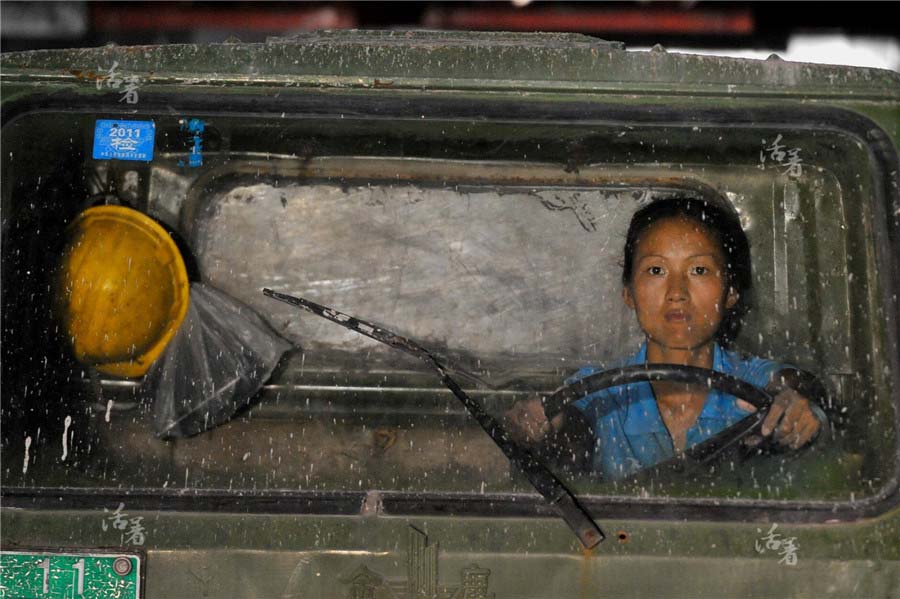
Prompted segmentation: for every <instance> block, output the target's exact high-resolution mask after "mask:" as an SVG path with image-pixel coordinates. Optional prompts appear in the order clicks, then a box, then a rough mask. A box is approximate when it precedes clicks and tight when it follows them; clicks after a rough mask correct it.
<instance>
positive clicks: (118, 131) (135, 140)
mask: <svg viewBox="0 0 900 599" xmlns="http://www.w3.org/2000/svg"><path fill="white" fill-rule="evenodd" d="M155 137H156V123H154V122H153V121H117V120H98V121H97V124H96V125H95V126H94V160H139V161H141V162H150V161H151V160H153V140H154V138H155Z"/></svg>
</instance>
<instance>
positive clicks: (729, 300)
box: [725, 287, 741, 310]
mask: <svg viewBox="0 0 900 599" xmlns="http://www.w3.org/2000/svg"><path fill="white" fill-rule="evenodd" d="M740 298H741V294H740V293H738V292H737V291H735V290H734V287H729V288H728V295H727V296H725V308H726V309H727V310H731V309H732V308H734V307H735V306H736V305H737V303H738V300H739V299H740Z"/></svg>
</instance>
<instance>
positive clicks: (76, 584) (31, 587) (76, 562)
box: [0, 551, 142, 599]
mask: <svg viewBox="0 0 900 599" xmlns="http://www.w3.org/2000/svg"><path fill="white" fill-rule="evenodd" d="M141 566H142V563H141V557H140V556H139V555H135V554H133V553H91V552H85V553H62V552H50V551H3V552H0V599H5V598H9V599H12V598H13V597H15V598H17V599H57V598H59V599H63V598H65V599H81V598H84V599H107V598H109V599H113V598H116V599H141V597H142V595H141Z"/></svg>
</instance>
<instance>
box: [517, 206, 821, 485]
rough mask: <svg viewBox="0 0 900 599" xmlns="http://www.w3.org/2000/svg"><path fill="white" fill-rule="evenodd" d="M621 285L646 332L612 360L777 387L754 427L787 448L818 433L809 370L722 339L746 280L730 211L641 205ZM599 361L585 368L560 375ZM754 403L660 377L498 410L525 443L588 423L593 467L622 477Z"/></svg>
mask: <svg viewBox="0 0 900 599" xmlns="http://www.w3.org/2000/svg"><path fill="white" fill-rule="evenodd" d="M622 282H623V285H624V288H623V299H624V301H625V304H626V305H628V307H629V308H631V309H633V310H634V312H635V315H636V316H637V320H638V323H639V325H640V327H641V330H642V331H643V333H644V337H645V340H644V343H643V344H642V346H641V347H640V349H639V350H638V351H637V353H635V354H634V355H632V356H631V357H629V358H627V359H626V360H624V362H623V363H620V364H617V366H623V365H634V364H644V363H648V364H654V363H665V364H683V365H688V366H698V367H702V368H708V369H713V370H716V371H719V372H723V373H726V374H731V375H733V376H736V377H738V378H740V379H743V380H744V381H747V382H749V383H751V384H753V385H756V386H758V387H765V388H766V389H767V390H768V391H769V392H770V393H772V394H773V395H774V396H775V401H774V403H773V405H772V407H771V409H770V411H769V414H768V416H767V417H766V419H765V421H764V422H763V425H762V429H761V434H762V435H763V436H770V437H771V438H772V439H773V440H774V442H775V443H776V444H777V445H779V446H780V447H782V448H785V449H791V450H795V449H799V448H800V447H803V446H804V445H806V444H807V443H809V442H811V441H812V440H813V439H814V438H815V437H816V435H817V434H818V433H819V430H820V429H821V428H822V426H823V425H824V424H825V423H826V420H825V415H824V413H823V412H822V410H821V409H820V408H819V407H818V406H816V405H814V404H813V403H812V402H810V400H809V399H808V398H807V397H805V396H804V395H802V394H801V393H800V392H799V391H798V390H797V389H806V388H808V385H807V383H808V382H809V381H808V379H809V378H811V377H810V376H809V375H807V374H806V373H802V372H800V371H798V370H796V369H793V368H790V367H787V366H784V365H782V364H779V363H777V362H773V361H770V360H765V359H762V358H755V357H749V358H748V357H743V356H740V355H738V354H737V353H735V352H732V351H728V350H726V349H724V348H723V347H722V345H720V343H728V342H729V341H730V340H731V338H732V337H733V336H734V335H735V334H736V332H737V328H738V326H739V319H740V316H741V315H742V314H741V312H742V310H741V308H742V306H743V304H742V294H745V293H746V292H747V290H748V289H749V287H750V251H749V245H748V243H747V238H746V236H745V234H744V232H743V230H742V229H741V226H740V223H739V221H738V220H737V218H736V216H734V215H733V214H730V213H729V212H727V211H725V210H724V209H722V208H720V207H718V206H716V205H715V204H713V203H710V202H708V201H703V200H698V199H676V200H661V201H657V202H654V203H652V204H650V205H648V206H646V207H644V208H642V209H641V210H639V211H638V212H637V213H636V214H635V215H634V217H633V218H632V220H631V224H630V226H629V229H628V234H627V237H626V242H625V259H624V268H623V272H622ZM601 370H603V369H602V368H598V367H586V368H582V369H581V370H580V371H578V372H577V373H576V374H575V376H574V377H572V378H571V379H569V380H568V381H566V382H567V383H571V382H573V381H575V380H578V379H579V378H582V377H585V376H588V375H590V374H592V373H594V372H599V371H601ZM753 411H755V408H754V407H753V406H751V405H750V404H748V403H746V402H744V401H742V400H739V399H736V398H735V397H734V396H732V395H729V394H727V393H724V392H720V391H717V390H714V389H713V390H710V389H708V388H707V387H706V386H705V385H691V384H684V383H675V382H668V381H658V382H652V383H649V382H641V383H632V384H629V385H624V386H619V387H611V388H608V389H604V390H601V391H597V392H595V393H592V394H590V395H587V396H585V397H583V398H581V399H580V400H578V401H576V402H574V403H573V404H571V405H570V406H568V407H567V408H566V409H565V410H564V411H563V412H561V413H560V414H559V415H557V416H556V417H554V418H553V420H552V421H548V420H547V418H546V416H545V415H544V411H543V407H542V404H541V400H540V399H530V400H526V401H522V402H519V403H517V404H516V405H515V406H514V407H513V408H512V409H511V410H510V411H509V412H508V413H507V418H506V419H507V422H508V424H509V428H510V432H511V434H512V435H513V437H514V438H517V439H518V440H519V441H522V442H525V443H531V444H534V443H538V442H540V441H543V440H544V439H545V438H546V437H547V436H548V435H556V434H560V433H562V432H573V431H577V430H578V429H588V430H589V435H588V436H589V438H590V439H592V441H593V443H592V446H591V447H589V449H588V451H587V453H588V457H589V460H590V464H591V467H592V469H593V470H594V471H596V472H598V473H600V474H602V476H603V477H604V478H606V479H620V478H623V477H626V476H628V475H631V474H633V473H635V472H637V471H639V470H642V469H644V468H647V467H650V466H653V465H655V464H659V463H661V462H665V461H667V460H669V459H670V458H673V457H675V456H676V455H677V454H680V453H681V452H683V451H684V450H685V449H687V448H689V447H691V446H693V445H696V444H697V443H700V442H701V441H704V440H706V439H708V438H710V437H711V436H713V435H715V434H716V433H718V432H720V431H722V430H723V429H725V428H727V427H729V426H731V425H732V424H734V423H735V422H737V421H739V420H741V419H742V418H744V417H745V416H747V415H748V414H750V413H751V412H753ZM586 432H587V431H586ZM566 436H567V437H568V436H570V435H568V434H567V435H566ZM576 436H580V435H576ZM759 440H760V439H759V438H758V437H757V438H755V439H752V440H749V442H750V443H755V442H759ZM588 445H591V444H590V443H589V444H588Z"/></svg>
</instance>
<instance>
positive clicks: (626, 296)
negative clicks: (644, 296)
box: [622, 285, 634, 310]
mask: <svg viewBox="0 0 900 599" xmlns="http://www.w3.org/2000/svg"><path fill="white" fill-rule="evenodd" d="M622 301H623V302H625V305H626V306H628V307H629V308H631V309H632V310H634V297H633V296H632V295H631V288H630V287H629V286H628V285H625V286H624V287H622Z"/></svg>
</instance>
